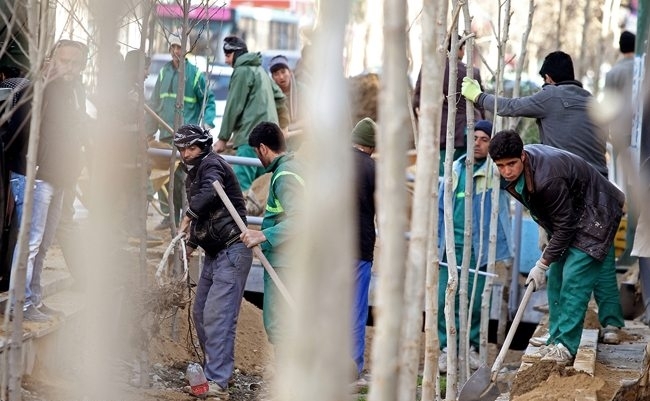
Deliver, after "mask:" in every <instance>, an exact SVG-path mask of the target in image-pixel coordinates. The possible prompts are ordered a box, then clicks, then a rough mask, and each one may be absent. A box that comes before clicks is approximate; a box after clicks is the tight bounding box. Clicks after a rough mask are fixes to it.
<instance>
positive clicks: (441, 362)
mask: <svg viewBox="0 0 650 401" xmlns="http://www.w3.org/2000/svg"><path fill="white" fill-rule="evenodd" d="M438 371H439V372H440V373H447V348H446V347H445V348H443V349H442V351H440V356H439V357H438Z"/></svg>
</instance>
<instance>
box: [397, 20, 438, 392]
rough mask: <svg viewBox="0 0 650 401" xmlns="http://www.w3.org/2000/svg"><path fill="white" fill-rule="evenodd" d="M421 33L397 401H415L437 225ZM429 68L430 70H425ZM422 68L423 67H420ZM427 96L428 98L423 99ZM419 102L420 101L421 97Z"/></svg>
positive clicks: (432, 60)
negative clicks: (428, 273)
mask: <svg viewBox="0 0 650 401" xmlns="http://www.w3.org/2000/svg"><path fill="white" fill-rule="evenodd" d="M431 14H432V15H431V17H432V20H435V18H436V15H435V11H434V10H431ZM425 15H427V16H429V13H425ZM424 29H425V31H424V33H425V35H424V38H426V40H425V42H424V43H423V49H425V51H424V54H425V60H426V61H427V64H426V68H422V84H423V87H422V92H423V93H424V96H425V98H424V99H426V101H424V102H425V103H422V102H421V109H420V110H421V114H420V118H421V120H420V121H421V123H422V131H421V132H420V135H419V137H418V144H417V164H416V167H417V168H416V175H415V191H414V195H413V209H412V216H413V217H412V218H411V230H410V233H411V236H410V240H409V248H408V259H407V268H406V278H405V283H404V294H405V299H404V302H405V304H404V314H403V316H404V324H403V329H402V343H401V351H400V356H401V366H402V368H401V369H400V371H399V387H398V388H399V390H398V391H399V393H398V397H397V399H398V400H401V401H409V400H413V399H415V390H416V387H417V379H418V369H419V366H420V346H421V338H422V334H421V333H422V310H423V308H424V293H425V286H424V285H423V283H424V282H425V278H426V266H427V244H428V241H429V240H431V238H430V232H431V231H430V230H431V227H432V226H433V227H436V226H437V224H435V225H433V224H432V222H430V221H429V218H430V217H431V212H430V209H432V208H437V203H436V202H435V198H432V197H431V194H432V192H433V187H434V185H435V187H436V188H437V182H438V162H437V160H438V157H439V156H438V157H436V154H438V152H436V151H435V150H436V148H435V147H434V137H435V136H436V135H438V133H437V132H436V131H435V130H434V127H439V126H440V122H439V121H440V107H438V108H437V109H434V108H432V106H435V103H436V100H437V103H440V100H441V99H440V97H439V96H438V97H437V98H438V99H436V96H435V93H440V91H441V90H442V88H441V85H440V84H441V82H440V80H439V79H438V80H435V77H440V76H441V75H442V74H441V73H442V57H441V55H440V54H438V53H436V52H435V47H436V37H435V32H434V28H433V26H429V24H425V27H424ZM430 65H431V68H429V66H430ZM423 66H425V65H424V64H423ZM434 80H435V81H434ZM425 82H426V85H425ZM435 86H437V88H436V87H435ZM432 87H433V88H432ZM427 95H429V96H428V97H426V96H427ZM421 99H423V98H422V96H421ZM440 106H441V105H440ZM436 111H437V113H436ZM425 113H426V115H425ZM436 120H437V123H436ZM434 180H435V181H434ZM434 183H435V184H434ZM436 237H437V236H436ZM436 290H437V289H436Z"/></svg>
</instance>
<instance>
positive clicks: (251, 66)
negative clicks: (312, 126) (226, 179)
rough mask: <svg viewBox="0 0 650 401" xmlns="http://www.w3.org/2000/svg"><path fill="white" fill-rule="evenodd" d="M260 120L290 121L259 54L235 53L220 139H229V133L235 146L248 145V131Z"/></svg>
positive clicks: (275, 86) (286, 122) (283, 123)
mask: <svg viewBox="0 0 650 401" xmlns="http://www.w3.org/2000/svg"><path fill="white" fill-rule="evenodd" d="M263 121H270V122H274V123H276V124H279V125H280V127H283V128H284V127H287V126H288V125H289V112H288V110H287V106H286V104H285V97H284V94H283V93H282V90H280V88H279V87H278V86H277V85H276V84H275V82H273V79H271V77H270V76H269V74H267V73H266V71H264V68H262V55H261V54H260V53H244V54H242V55H240V56H239V57H237V60H236V61H235V65H234V70H233V72H232V76H231V77H230V86H229V87H228V99H227V101H226V109H225V110H224V112H223V120H222V121H221V129H220V131H219V139H221V140H224V141H228V140H230V137H231V136H232V137H233V146H234V147H235V148H237V147H239V146H241V145H247V144H248V135H249V134H250V132H251V131H252V130H253V128H255V126H256V125H257V124H259V123H261V122H263Z"/></svg>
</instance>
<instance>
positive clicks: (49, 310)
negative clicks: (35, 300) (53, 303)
mask: <svg viewBox="0 0 650 401" xmlns="http://www.w3.org/2000/svg"><path fill="white" fill-rule="evenodd" d="M36 309H38V311H39V312H41V313H42V314H44V315H47V316H51V317H56V318H60V317H63V316H65V313H63V312H61V311H60V310H56V309H52V308H50V307H49V306H47V305H45V304H44V303H42V302H41V304H40V305H39V306H37V307H36Z"/></svg>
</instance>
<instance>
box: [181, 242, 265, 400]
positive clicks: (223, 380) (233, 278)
mask: <svg viewBox="0 0 650 401" xmlns="http://www.w3.org/2000/svg"><path fill="white" fill-rule="evenodd" d="M252 262H253V252H252V251H251V250H250V249H249V248H246V245H244V244H243V243H241V242H237V243H235V244H233V245H231V246H229V247H228V248H226V249H224V250H222V251H221V252H219V253H218V254H217V256H216V257H211V256H209V255H205V262H204V263H203V269H202V271H201V277H200V278H199V283H198V285H197V287H196V300H195V301H194V307H193V310H192V315H193V318H194V325H195V326H196V334H197V335H198V338H199V343H200V344H201V348H202V349H203V350H204V351H205V355H206V361H205V367H204V371H205V376H206V378H207V379H208V380H210V381H213V382H215V383H217V384H218V385H219V386H221V388H228V381H229V380H230V377H231V376H232V372H233V368H234V366H235V334H236V331H237V318H238V317H239V309H240V306H241V302H242V297H243V296H244V287H245V285H246V278H247V277H248V272H249V271H250V269H251V263H252Z"/></svg>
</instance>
